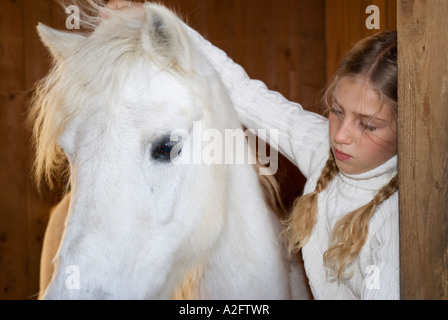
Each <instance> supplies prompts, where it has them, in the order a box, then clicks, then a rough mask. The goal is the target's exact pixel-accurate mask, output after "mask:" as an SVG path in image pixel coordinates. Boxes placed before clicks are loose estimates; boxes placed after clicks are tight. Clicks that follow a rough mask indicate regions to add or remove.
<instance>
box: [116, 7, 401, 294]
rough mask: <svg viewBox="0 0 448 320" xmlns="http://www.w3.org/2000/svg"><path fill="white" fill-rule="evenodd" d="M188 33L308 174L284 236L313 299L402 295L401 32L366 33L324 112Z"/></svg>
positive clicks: (259, 124) (245, 115) (245, 116)
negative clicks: (269, 84)
mask: <svg viewBox="0 0 448 320" xmlns="http://www.w3.org/2000/svg"><path fill="white" fill-rule="evenodd" d="M125 3H127V2H126V1H111V2H110V4H109V5H110V6H111V7H113V8H117V9H119V8H121V7H123V8H124V7H126V6H125V5H124V4H125ZM127 4H128V3H127ZM127 9H129V7H127ZM187 29H188V31H189V34H190V37H191V40H192V41H193V42H194V43H195V44H196V46H197V47H199V48H200V50H201V51H202V52H203V53H204V54H205V56H206V57H207V58H208V60H209V61H210V62H211V63H212V64H213V65H214V67H215V68H216V70H217V71H218V73H219V74H220V76H221V78H222V80H223V82H224V84H225V85H226V86H227V87H228V89H229V91H230V93H231V97H232V101H233V103H234V105H235V108H236V110H237V112H238V115H239V118H240V120H241V122H242V124H243V125H244V126H245V127H247V128H252V129H255V130H256V131H258V130H257V129H277V130H278V133H279V138H278V141H279V145H278V148H279V151H280V152H281V153H283V154H284V155H285V156H286V157H287V158H288V159H289V160H290V161H292V162H293V163H295V164H296V165H297V166H298V168H299V169H300V170H301V172H302V173H303V174H304V176H305V177H306V178H307V183H306V185H305V189H304V195H303V196H302V197H299V198H298V199H297V200H296V202H295V204H294V207H293V210H292V212H291V214H290V216H289V218H288V220H287V221H286V225H287V227H286V230H285V236H286V238H287V239H288V241H289V248H290V251H291V252H299V251H301V253H302V256H303V259H304V263H305V269H306V273H307V276H308V280H309V284H310V287H311V290H312V293H313V295H314V298H315V299H399V297H400V293H399V234H398V231H399V229H398V192H396V191H397V189H398V179H397V156H396V154H397V35H396V32H385V33H381V34H377V35H374V36H371V37H369V38H366V39H364V40H362V41H361V42H359V43H358V44H357V45H355V46H354V48H353V49H352V50H351V51H350V52H349V53H348V54H347V55H346V56H345V58H344V59H343V61H342V63H341V65H340V66H339V69H338V70H337V72H336V74H335V75H334V77H333V79H332V81H330V83H329V85H328V86H327V88H326V90H325V93H324V95H323V99H322V101H323V106H325V108H326V109H327V111H328V117H327V118H324V117H322V116H320V115H318V114H315V113H311V112H308V111H305V110H303V108H302V107H301V106H300V105H299V104H296V103H293V102H290V101H288V100H286V99H285V98H284V97H283V96H282V95H280V94H279V93H277V92H272V91H269V90H268V89H267V88H266V86H265V85H264V84H263V83H262V82H260V81H255V80H251V79H249V77H248V76H247V74H246V73H245V71H244V70H243V69H242V68H241V67H240V66H239V65H237V64H235V63H234V62H233V61H232V60H231V59H230V58H228V57H227V55H226V54H225V53H224V52H222V51H221V50H219V49H218V48H216V47H214V46H213V45H212V44H210V43H209V42H207V41H206V40H204V39H203V38H202V37H201V36H200V35H199V34H198V33H197V32H195V31H194V30H191V29H190V28H188V27H187ZM268 131H269V130H268Z"/></svg>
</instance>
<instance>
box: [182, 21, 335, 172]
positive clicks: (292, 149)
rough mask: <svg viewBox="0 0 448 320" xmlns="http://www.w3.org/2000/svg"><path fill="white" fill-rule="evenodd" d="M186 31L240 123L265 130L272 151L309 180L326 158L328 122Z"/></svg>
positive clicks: (195, 34) (191, 30)
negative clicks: (225, 92) (224, 89)
mask: <svg viewBox="0 0 448 320" xmlns="http://www.w3.org/2000/svg"><path fill="white" fill-rule="evenodd" d="M186 29H187V33H188V34H189V37H190V39H191V41H192V43H193V44H194V45H195V46H196V47H197V48H198V49H199V50H200V52H201V53H202V54H203V55H204V56H205V58H206V59H207V60H208V61H209V62H210V63H211V64H212V66H213V67H214V68H215V70H216V71H217V72H218V74H219V75H220V77H221V80H222V81H223V83H224V84H225V86H226V87H227V88H228V90H229V93H230V96H231V99H232V102H233V104H234V107H235V110H236V112H237V114H238V118H239V120H240V121H241V123H242V124H243V125H244V126H245V127H246V128H248V129H253V130H255V132H257V130H259V129H266V130H267V139H268V140H267V142H268V143H269V144H270V145H271V147H274V148H276V149H277V150H279V151H280V152H281V153H282V154H283V155H284V156H285V157H287V158H288V159H289V160H290V161H291V162H292V163H294V164H295V165H296V166H298V167H299V169H300V171H301V172H302V174H303V175H304V176H305V177H306V178H308V177H309V176H310V175H311V173H312V172H313V170H315V169H316V166H317V165H318V164H319V163H321V162H322V158H325V159H326V158H328V152H329V150H330V149H329V148H330V147H329V141H328V120H327V119H326V118H324V117H322V116H320V115H318V114H315V113H312V112H309V111H306V110H304V109H303V108H302V107H301V106H300V105H299V104H297V103H293V102H290V101H288V100H287V99H286V98H285V97H283V96H282V95H281V94H280V93H278V92H274V91H270V90H269V89H268V88H267V87H266V85H265V84H264V83H263V82H261V81H257V80H252V79H250V78H249V76H248V75H247V73H246V72H245V71H244V69H243V68H242V67H241V66H240V65H238V64H236V63H235V62H233V61H232V59H230V58H229V57H228V56H227V54H226V53H225V52H223V51H222V50H220V49H219V48H217V47H215V46H213V45H212V44H211V43H210V42H209V41H207V40H205V39H204V38H203V37H202V36H201V35H200V34H199V33H197V32H196V31H195V30H193V29H191V28H190V27H188V26H186ZM273 133H276V134H275V136H276V139H273V136H274V134H273ZM276 140H277V141H276Z"/></svg>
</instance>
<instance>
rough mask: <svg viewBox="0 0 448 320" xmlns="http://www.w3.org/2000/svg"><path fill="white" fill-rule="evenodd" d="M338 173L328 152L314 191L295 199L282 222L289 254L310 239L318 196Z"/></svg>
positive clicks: (331, 153) (315, 218)
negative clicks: (289, 211)
mask: <svg viewBox="0 0 448 320" xmlns="http://www.w3.org/2000/svg"><path fill="white" fill-rule="evenodd" d="M338 172H339V169H338V167H337V166H336V162H335V159H334V156H333V152H332V151H331V150H330V158H329V159H328V160H327V162H326V164H325V167H324V168H323V169H322V173H321V175H320V177H319V179H318V181H317V184H316V189H315V190H314V192H312V193H309V194H306V195H303V196H301V197H299V198H297V199H296V200H295V201H294V204H293V208H292V210H291V213H290V215H289V217H288V218H287V219H286V220H285V221H284V224H285V225H286V229H285V230H284V232H283V235H284V236H285V238H286V240H287V241H288V252H289V254H291V253H292V252H297V251H299V250H300V249H301V248H302V247H303V246H304V245H305V244H306V243H307V241H308V239H309V238H310V236H311V232H312V231H313V228H314V225H315V224H316V220H317V199H318V195H319V193H320V192H321V191H323V190H325V189H326V188H327V186H328V184H329V183H330V182H331V181H332V180H333V178H334V176H335V175H336V174H337V173H338Z"/></svg>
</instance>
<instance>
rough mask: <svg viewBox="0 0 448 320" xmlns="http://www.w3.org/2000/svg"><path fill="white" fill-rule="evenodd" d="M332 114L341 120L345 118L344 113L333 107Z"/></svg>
mask: <svg viewBox="0 0 448 320" xmlns="http://www.w3.org/2000/svg"><path fill="white" fill-rule="evenodd" d="M330 112H331V113H334V114H335V115H336V116H338V117H339V118H343V117H344V111H342V110H340V109H337V108H336V107H334V106H332V107H331V108H330Z"/></svg>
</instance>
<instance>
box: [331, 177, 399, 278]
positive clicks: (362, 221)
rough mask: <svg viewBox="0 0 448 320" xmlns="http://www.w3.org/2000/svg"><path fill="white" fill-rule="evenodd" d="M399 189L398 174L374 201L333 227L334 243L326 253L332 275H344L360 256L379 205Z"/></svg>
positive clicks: (379, 192) (348, 215)
mask: <svg viewBox="0 0 448 320" xmlns="http://www.w3.org/2000/svg"><path fill="white" fill-rule="evenodd" d="M397 190H398V175H396V176H395V177H394V178H392V180H391V181H390V182H389V183H388V184H387V185H385V186H384V187H383V188H382V189H381V190H380V191H378V193H377V194H376V195H375V197H374V198H373V200H372V201H370V202H369V203H367V204H366V205H364V206H363V207H361V208H359V209H357V210H354V211H352V212H350V213H348V214H347V215H345V216H344V217H343V218H341V219H340V220H339V221H338V222H336V224H335V226H334V228H333V234H332V243H333V244H332V245H331V246H330V248H329V249H328V250H327V251H326V252H325V254H324V262H325V265H326V267H327V270H328V271H330V273H329V275H330V276H331V277H336V276H337V277H338V278H340V277H342V276H345V275H344V274H343V272H344V270H345V269H346V268H347V267H349V266H350V265H351V264H352V263H353V262H354V261H355V260H356V258H357V257H358V255H359V252H360V251H361V248H362V247H363V245H364V243H365V242H366V240H367V236H368V234H369V222H370V219H371V218H372V216H373V215H374V213H375V211H376V209H377V207H378V206H379V205H381V204H382V203H383V202H384V201H386V200H387V199H389V198H390V197H391V196H392V195H393V194H394V193H395V192H396V191H397Z"/></svg>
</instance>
